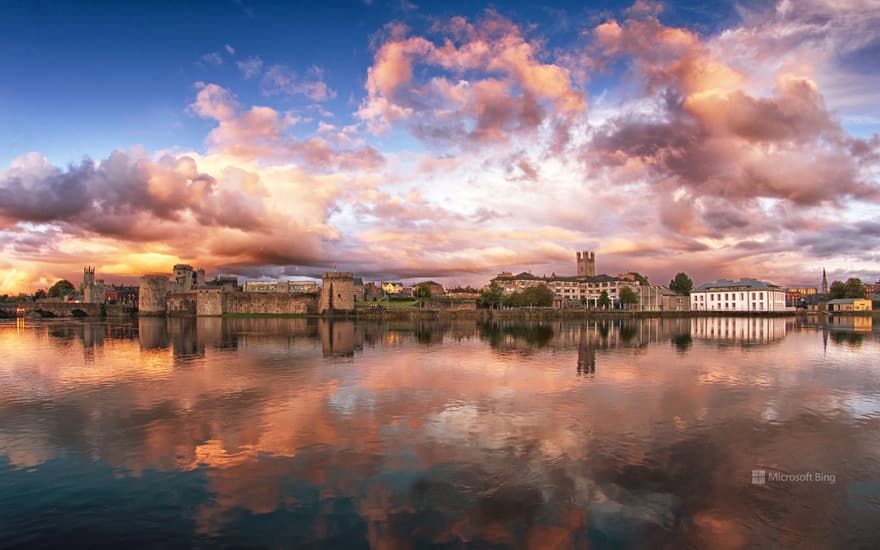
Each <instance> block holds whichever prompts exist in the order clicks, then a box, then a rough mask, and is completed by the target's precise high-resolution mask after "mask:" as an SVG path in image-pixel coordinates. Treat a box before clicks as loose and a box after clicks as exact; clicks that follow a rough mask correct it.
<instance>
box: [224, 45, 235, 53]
mask: <svg viewBox="0 0 880 550" xmlns="http://www.w3.org/2000/svg"><path fill="white" fill-rule="evenodd" d="M223 49H225V50H226V53H228V54H229V55H235V48H233V47H232V46H230V45H229V44H224V45H223Z"/></svg>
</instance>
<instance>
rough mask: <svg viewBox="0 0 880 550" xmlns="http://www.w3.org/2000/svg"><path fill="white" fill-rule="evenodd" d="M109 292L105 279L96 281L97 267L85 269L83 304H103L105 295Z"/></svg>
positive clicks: (86, 267)
mask: <svg viewBox="0 0 880 550" xmlns="http://www.w3.org/2000/svg"><path fill="white" fill-rule="evenodd" d="M106 290H107V287H106V285H105V284H104V280H103V279H98V280H97V281H96V280H95V267H94V266H85V267H83V279H82V293H83V302H84V303H86V304H103V303H104V293H105V291H106Z"/></svg>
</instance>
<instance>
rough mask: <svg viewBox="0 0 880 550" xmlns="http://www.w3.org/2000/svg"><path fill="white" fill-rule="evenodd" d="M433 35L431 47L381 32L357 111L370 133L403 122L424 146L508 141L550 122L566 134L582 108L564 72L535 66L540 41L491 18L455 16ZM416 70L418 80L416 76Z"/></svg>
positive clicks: (399, 32) (397, 30) (402, 31)
mask: <svg viewBox="0 0 880 550" xmlns="http://www.w3.org/2000/svg"><path fill="white" fill-rule="evenodd" d="M433 31H434V33H433V34H435V35H437V37H438V38H439V40H438V41H436V42H435V41H432V40H430V39H429V38H426V37H422V36H408V34H409V30H408V29H407V28H406V27H405V26H403V25H401V24H391V25H389V26H388V27H387V28H386V31H385V36H384V38H383V39H382V40H381V44H380V45H379V47H378V49H377V51H376V54H375V57H374V61H373V64H372V66H371V67H370V68H369V69H368V71H367V82H366V90H367V97H366V98H365V99H364V101H363V102H362V103H361V105H360V108H359V109H358V112H357V116H358V117H359V118H360V119H361V120H364V121H365V122H367V123H368V124H369V125H370V127H371V128H372V129H373V131H375V132H381V131H382V130H384V129H386V128H388V127H389V126H390V125H393V124H397V123H403V124H405V125H408V126H409V127H410V128H412V129H413V130H414V132H415V135H416V136H418V137H420V138H421V139H422V140H424V141H426V142H428V143H434V142H440V143H447V144H448V143H451V142H456V141H458V140H462V139H465V140H472V141H477V142H483V143H492V142H507V141H508V140H509V139H510V138H511V137H512V136H515V135H520V134H530V133H534V132H535V131H536V130H537V129H538V127H539V126H540V125H541V124H542V123H543V122H544V121H545V120H548V119H552V120H553V121H554V122H556V123H557V124H560V126H561V130H560V133H561V134H563V135H564V134H567V129H568V126H569V124H570V121H571V117H572V116H573V115H574V114H577V113H581V112H583V111H584V110H585V109H586V100H585V98H584V94H583V92H581V91H579V90H577V89H575V88H574V86H573V84H572V79H571V75H570V73H569V71H568V69H566V68H564V67H562V66H560V65H557V64H554V63H551V62H543V61H541V60H540V58H541V57H543V55H544V54H543V52H542V48H541V44H540V43H539V42H538V41H534V40H529V39H527V38H526V37H525V36H524V35H523V33H522V31H521V29H520V28H519V27H518V26H517V25H515V24H514V23H512V22H511V21H509V20H507V19H505V18H503V17H501V16H500V15H498V14H497V13H495V12H492V11H489V12H487V13H486V15H485V16H484V17H482V18H480V19H479V20H477V21H476V22H470V21H469V20H467V19H465V18H462V17H454V18H451V19H449V20H446V21H442V22H439V23H438V24H436V25H435V26H434V29H433ZM416 65H419V66H421V67H423V68H424V70H423V71H420V73H419V74H424V75H425V76H424V77H419V78H416V76H415V75H414V67H415V66H416ZM563 141H564V140H563Z"/></svg>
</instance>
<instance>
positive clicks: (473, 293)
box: [446, 287, 480, 299]
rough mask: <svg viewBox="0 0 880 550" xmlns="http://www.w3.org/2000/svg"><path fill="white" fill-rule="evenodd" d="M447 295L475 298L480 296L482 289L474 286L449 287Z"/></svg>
mask: <svg viewBox="0 0 880 550" xmlns="http://www.w3.org/2000/svg"><path fill="white" fill-rule="evenodd" d="M446 295H447V296H448V297H450V298H464V299H468V298H469V299H475V298H479V297H480V291H479V289H476V288H472V287H464V288H462V287H456V288H450V289H447V290H446Z"/></svg>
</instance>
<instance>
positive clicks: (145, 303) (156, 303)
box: [138, 275, 168, 315]
mask: <svg viewBox="0 0 880 550" xmlns="http://www.w3.org/2000/svg"><path fill="white" fill-rule="evenodd" d="M167 295H168V278H167V277H165V276H164V275H144V276H143V277H141V279H140V288H139V290H138V312H139V314H140V315H165V311H166V303H167Z"/></svg>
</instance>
